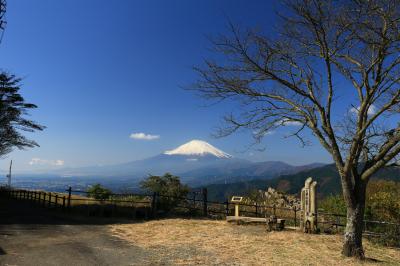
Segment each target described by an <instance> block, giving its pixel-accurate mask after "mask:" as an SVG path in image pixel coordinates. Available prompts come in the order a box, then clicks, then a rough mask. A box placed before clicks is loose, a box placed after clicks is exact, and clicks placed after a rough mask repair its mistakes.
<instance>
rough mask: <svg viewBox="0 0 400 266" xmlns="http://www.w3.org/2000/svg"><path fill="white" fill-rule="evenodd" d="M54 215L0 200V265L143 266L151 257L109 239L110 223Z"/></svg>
mask: <svg viewBox="0 0 400 266" xmlns="http://www.w3.org/2000/svg"><path fill="white" fill-rule="evenodd" d="M56 213H57V212H56V211H54V210H53V211H47V210H43V209H41V208H37V207H32V206H30V205H28V204H24V203H21V202H14V201H13V202H10V201H7V200H4V199H0V265H30V266H32V265H38V266H39V265H40V266H44V265H146V264H148V259H149V258H151V256H152V255H153V254H151V252H148V251H146V250H144V249H142V248H140V247H137V246H135V245H132V244H129V245H128V244H127V243H126V241H124V240H121V239H118V238H116V237H113V236H112V235H111V234H110V232H109V230H108V227H107V225H105V224H107V223H111V222H114V221H110V220H99V219H93V220H88V219H85V220H82V219H71V218H68V217H60V216H59V215H55V214H56Z"/></svg>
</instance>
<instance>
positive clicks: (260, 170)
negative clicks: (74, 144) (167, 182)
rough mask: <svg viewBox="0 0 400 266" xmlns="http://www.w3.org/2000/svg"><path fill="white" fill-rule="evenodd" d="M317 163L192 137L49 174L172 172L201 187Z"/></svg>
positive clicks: (118, 175)
mask: <svg viewBox="0 0 400 266" xmlns="http://www.w3.org/2000/svg"><path fill="white" fill-rule="evenodd" d="M318 166H320V164H311V165H304V166H292V165H289V164H286V163H284V162H279V161H268V162H251V161H248V160H245V159H240V158H235V157H233V156H232V155H230V154H228V153H226V152H224V151H222V150H220V149H218V148H216V147H214V146H213V145H211V144H209V143H207V142H205V141H202V140H192V141H189V142H187V143H185V144H183V145H181V146H179V147H177V148H175V149H172V150H167V151H164V152H163V153H161V154H159V155H156V156H153V157H150V158H147V159H143V160H137V161H132V162H128V163H122V164H117V165H108V166H91V167H80V168H64V169H59V170H58V171H57V172H53V173H49V172H46V174H54V175H57V176H62V177H80V178H84V177H99V178H107V179H109V180H117V179H118V178H123V179H126V180H132V181H133V182H136V181H139V180H142V179H143V178H145V177H146V176H148V175H163V174H165V173H166V172H169V173H172V174H174V175H178V176H180V177H181V180H182V181H183V182H184V183H187V184H189V185H192V186H199V185H205V184H211V183H227V182H237V181H243V180H249V179H252V178H260V177H261V178H265V179H269V178H273V177H277V176H279V175H283V174H293V173H297V172H299V171H302V170H306V169H312V168H315V167H318Z"/></svg>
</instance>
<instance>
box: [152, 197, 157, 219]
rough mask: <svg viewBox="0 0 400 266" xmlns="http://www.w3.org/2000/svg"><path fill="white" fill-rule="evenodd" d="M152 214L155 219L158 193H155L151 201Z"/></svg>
mask: <svg viewBox="0 0 400 266" xmlns="http://www.w3.org/2000/svg"><path fill="white" fill-rule="evenodd" d="M151 214H152V216H153V218H156V217H157V192H154V193H153V198H152V200H151Z"/></svg>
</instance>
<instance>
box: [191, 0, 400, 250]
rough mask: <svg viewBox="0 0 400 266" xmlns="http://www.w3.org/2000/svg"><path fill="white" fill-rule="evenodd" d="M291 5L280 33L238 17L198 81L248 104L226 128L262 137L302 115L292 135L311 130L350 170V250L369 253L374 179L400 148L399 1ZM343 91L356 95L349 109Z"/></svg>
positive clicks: (321, 0) (212, 92)
mask: <svg viewBox="0 0 400 266" xmlns="http://www.w3.org/2000/svg"><path fill="white" fill-rule="evenodd" d="M284 7H285V8H284V9H282V10H284V11H283V12H282V14H278V15H279V21H280V22H281V23H280V24H279V27H278V28H277V34H275V35H273V36H271V34H268V35H266V34H263V33H262V32H261V31H257V30H253V29H249V30H246V31H242V30H240V29H239V28H238V27H235V26H233V25H232V24H231V25H230V29H231V34H228V35H221V36H217V37H216V38H214V39H213V40H212V44H213V47H214V49H215V51H216V52H217V53H218V55H219V60H206V61H205V66H203V67H198V68H196V71H197V72H198V73H199V76H200V77H199V80H198V81H197V82H196V83H195V84H194V86H193V89H195V90H197V91H199V92H200V94H201V95H203V96H204V97H206V98H208V99H215V100H224V99H231V100H234V101H238V102H240V103H241V104H242V106H241V108H239V112H232V114H229V115H227V116H226V117H225V118H224V119H225V121H226V122H227V123H226V125H225V126H224V127H222V129H221V130H220V131H219V135H221V136H224V135H229V134H232V133H233V132H235V131H236V130H238V129H240V128H248V129H251V130H252V131H253V132H255V138H256V139H257V140H260V139H261V138H262V137H263V136H264V135H265V134H266V133H267V132H268V131H270V130H274V129H276V128H278V127H281V126H285V125H287V124H288V123H296V124H299V125H300V126H299V127H298V130H296V131H294V132H293V134H292V136H295V137H297V138H298V139H299V140H300V141H301V143H303V144H307V139H306V138H305V137H306V136H307V134H306V133H307V131H310V132H311V133H312V134H313V135H314V136H315V137H316V138H317V139H318V141H319V142H320V143H321V145H322V146H323V147H324V148H325V149H326V150H327V151H328V152H329V153H330V154H331V156H332V158H333V160H334V162H335V164H336V167H337V170H338V172H339V174H340V176H341V183H342V189H343V195H344V199H345V201H346V204H347V225H346V232H345V235H344V245H343V254H344V255H345V256H354V257H358V258H364V251H363V246H362V229H363V217H364V209H365V193H366V187H367V184H368V181H369V179H370V177H371V176H372V175H373V174H374V173H376V172H377V171H378V170H379V169H381V168H383V167H385V166H387V165H390V164H394V163H396V156H397V155H398V154H399V152H400V124H399V111H400V89H399V80H400V75H399V74H400V73H399V70H400V69H399V64H400V57H399V51H400V32H399V24H398V23H399V20H400V12H399V11H400V10H399V8H400V6H399V1H396V0H381V1H380V0H369V1H368V0H349V1H344V0H343V1H340V0H338V1H334V0H331V1H329V0H288V1H286V2H285V4H284ZM221 58H222V59H221ZM339 96H342V97H344V96H346V100H348V101H349V102H350V103H349V105H348V106H347V107H346V109H345V108H343V104H344V103H345V102H346V101H345V100H342V99H343V98H339ZM338 99H341V101H339V100H338Z"/></svg>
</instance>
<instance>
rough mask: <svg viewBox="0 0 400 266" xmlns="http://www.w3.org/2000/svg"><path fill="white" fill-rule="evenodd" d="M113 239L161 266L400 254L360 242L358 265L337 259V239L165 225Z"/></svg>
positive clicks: (118, 231)
mask: <svg viewBox="0 0 400 266" xmlns="http://www.w3.org/2000/svg"><path fill="white" fill-rule="evenodd" d="M110 230H111V232H112V233H113V235H115V236H117V237H119V238H121V239H124V240H126V241H128V242H129V243H131V244H132V245H135V246H137V247H140V248H142V249H144V250H145V251H146V252H149V253H150V254H153V255H152V256H151V257H150V256H149V258H148V264H149V265H154V264H157V265H159V264H161V265H193V264H195V265H370V264H376V263H377V262H378V264H379V265H400V250H398V249H391V248H384V247H380V246H376V245H373V244H371V243H369V242H368V241H366V240H365V242H364V243H365V244H364V245H365V249H366V256H367V257H368V258H369V260H367V261H366V262H364V263H363V264H360V263H359V262H357V261H355V260H353V259H349V258H344V257H342V256H341V254H340V251H341V237H340V236H337V235H322V234H321V235H306V234H303V233H300V232H294V231H283V232H270V233H268V232H266V231H265V228H264V227H263V226H261V225H258V226H238V225H234V224H228V223H227V222H225V221H210V220H184V219H166V220H159V221H150V222H145V223H138V224H119V225H112V226H110Z"/></svg>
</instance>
